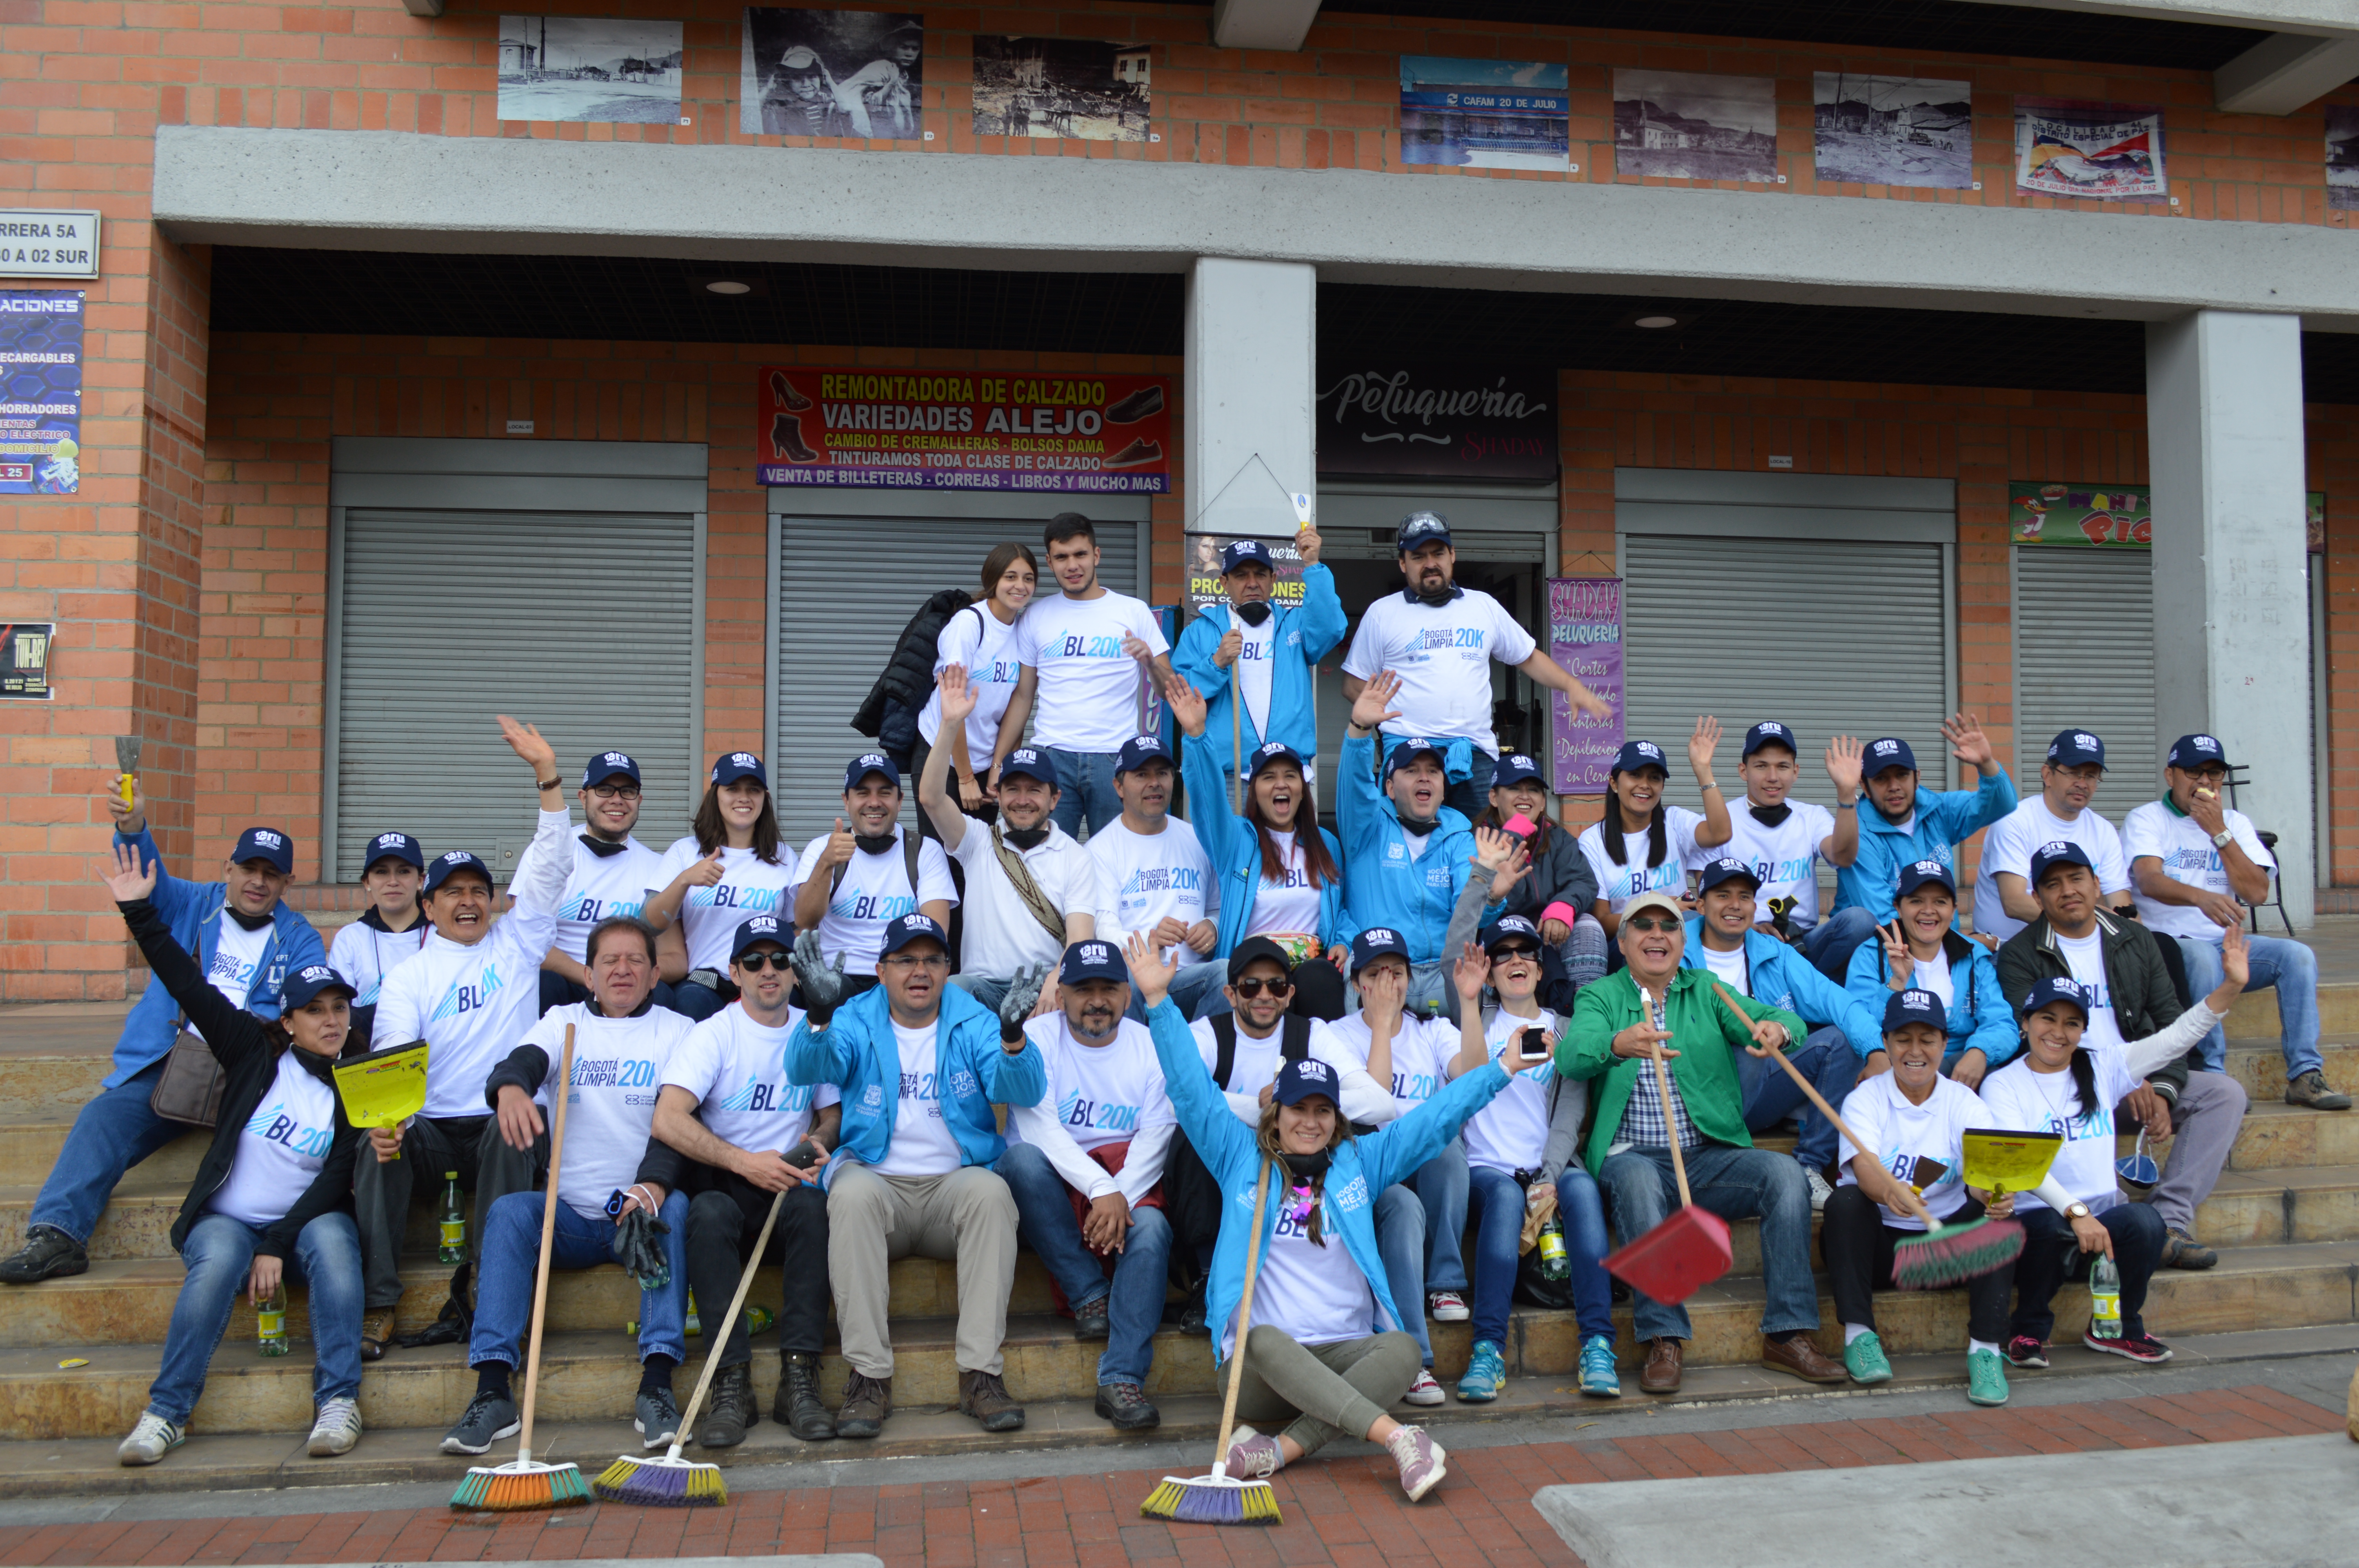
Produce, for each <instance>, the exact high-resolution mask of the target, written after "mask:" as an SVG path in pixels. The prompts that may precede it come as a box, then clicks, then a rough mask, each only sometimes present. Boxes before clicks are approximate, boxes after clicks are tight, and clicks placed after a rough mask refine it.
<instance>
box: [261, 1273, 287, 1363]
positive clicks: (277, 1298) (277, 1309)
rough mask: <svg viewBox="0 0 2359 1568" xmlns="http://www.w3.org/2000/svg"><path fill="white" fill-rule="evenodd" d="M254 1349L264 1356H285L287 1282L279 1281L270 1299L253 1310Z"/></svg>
mask: <svg viewBox="0 0 2359 1568" xmlns="http://www.w3.org/2000/svg"><path fill="white" fill-rule="evenodd" d="M254 1322H255V1336H254V1337H255V1348H256V1349H257V1350H260V1351H261V1352H262V1353H263V1354H264V1355H265V1356H284V1355H286V1354H287V1281H285V1280H283V1279H282V1280H280V1281H278V1288H277V1290H274V1291H272V1292H270V1299H269V1300H268V1301H266V1302H264V1303H262V1304H261V1305H260V1306H258V1307H256V1308H255V1309H254Z"/></svg>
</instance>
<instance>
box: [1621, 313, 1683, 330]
mask: <svg viewBox="0 0 2359 1568" xmlns="http://www.w3.org/2000/svg"><path fill="white" fill-rule="evenodd" d="M1679 324H1680V319H1679V318H1678V317H1676V316H1641V317H1639V318H1638V319H1636V320H1635V321H1633V322H1631V323H1630V325H1632V326H1633V327H1644V328H1646V329H1647V330H1648V331H1650V332H1658V331H1660V330H1663V329H1664V328H1666V327H1676V326H1678V325H1679Z"/></svg>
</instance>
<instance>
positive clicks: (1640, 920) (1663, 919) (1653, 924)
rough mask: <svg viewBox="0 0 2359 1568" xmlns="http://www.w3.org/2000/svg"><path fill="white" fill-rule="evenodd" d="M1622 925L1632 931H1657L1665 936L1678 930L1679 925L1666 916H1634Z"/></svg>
mask: <svg viewBox="0 0 2359 1568" xmlns="http://www.w3.org/2000/svg"><path fill="white" fill-rule="evenodd" d="M1624 924H1625V925H1628V926H1629V927H1630V929H1631V930H1633V931H1659V932H1661V933H1663V935H1666V936H1668V935H1670V934H1671V933H1672V932H1674V931H1677V930H1678V929H1679V928H1680V923H1679V922H1678V921H1677V920H1674V919H1672V918H1671V917H1670V916H1669V915H1668V914H1634V915H1632V916H1631V917H1630V918H1629V919H1628V920H1627V921H1625V922H1624Z"/></svg>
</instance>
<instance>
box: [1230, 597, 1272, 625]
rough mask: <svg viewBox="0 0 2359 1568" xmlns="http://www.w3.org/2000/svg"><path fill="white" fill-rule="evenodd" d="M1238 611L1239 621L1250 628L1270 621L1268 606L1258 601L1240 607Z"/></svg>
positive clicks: (1237, 608)
mask: <svg viewBox="0 0 2359 1568" xmlns="http://www.w3.org/2000/svg"><path fill="white" fill-rule="evenodd" d="M1236 611H1237V619H1238V620H1240V621H1242V622H1245V624H1246V625H1248V626H1258V625H1260V624H1261V623H1262V622H1265V621H1266V620H1268V619H1269V606H1268V604H1266V602H1263V601H1261V600H1256V601H1255V602H1253V603H1251V604H1240V605H1238V606H1237V607H1236Z"/></svg>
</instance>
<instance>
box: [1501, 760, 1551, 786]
mask: <svg viewBox="0 0 2359 1568" xmlns="http://www.w3.org/2000/svg"><path fill="white" fill-rule="evenodd" d="M1526 779H1531V780H1534V781H1536V782H1537V783H1538V784H1539V786H1540V788H1542V789H1546V788H1548V786H1549V782H1548V774H1546V773H1542V772H1541V771H1540V765H1539V764H1538V762H1534V761H1532V760H1531V758H1529V757H1527V756H1526V755H1524V753H1523V752H1508V753H1507V754H1506V756H1504V757H1501V758H1500V759H1499V765H1498V767H1497V768H1496V769H1495V770H1494V771H1493V772H1492V774H1491V787H1492V788H1493V789H1506V787H1507V786H1508V785H1510V784H1522V783H1523V782H1524V781H1525V780H1526Z"/></svg>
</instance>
